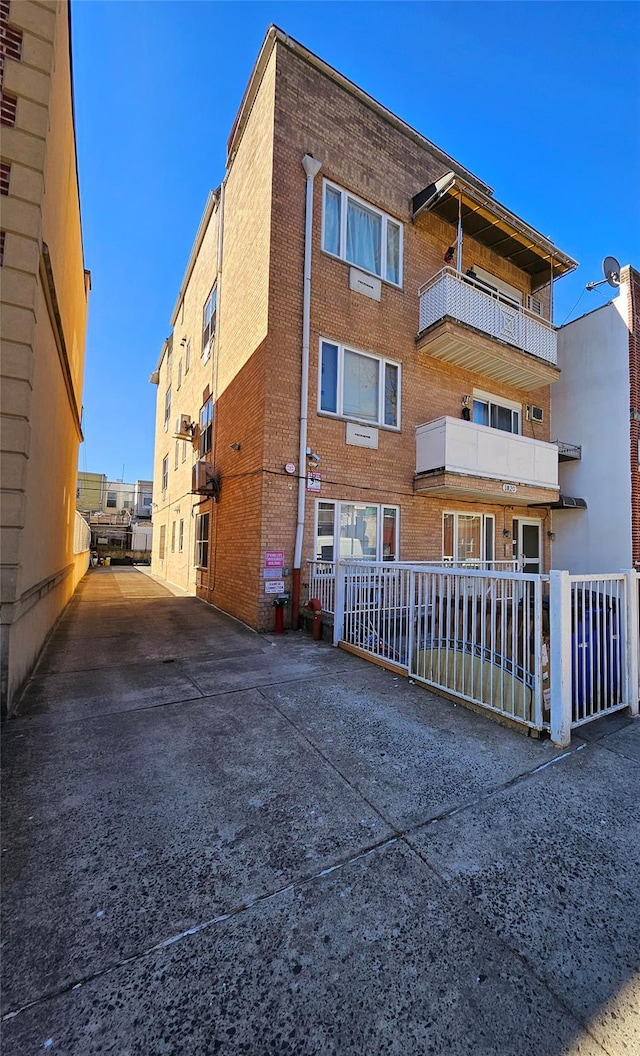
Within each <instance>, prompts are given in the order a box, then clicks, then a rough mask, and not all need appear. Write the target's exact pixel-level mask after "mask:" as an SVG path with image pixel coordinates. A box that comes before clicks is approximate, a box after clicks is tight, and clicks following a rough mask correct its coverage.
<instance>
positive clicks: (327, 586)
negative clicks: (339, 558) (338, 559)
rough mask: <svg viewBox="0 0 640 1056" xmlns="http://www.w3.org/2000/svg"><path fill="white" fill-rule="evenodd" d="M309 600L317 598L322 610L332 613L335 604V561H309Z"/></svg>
mask: <svg viewBox="0 0 640 1056" xmlns="http://www.w3.org/2000/svg"><path fill="white" fill-rule="evenodd" d="M307 582H308V588H307V589H308V600H311V598H316V599H317V600H318V601H319V602H320V604H321V606H322V611H323V612H326V613H330V614H332V613H333V611H334V604H335V582H336V563H335V561H307Z"/></svg>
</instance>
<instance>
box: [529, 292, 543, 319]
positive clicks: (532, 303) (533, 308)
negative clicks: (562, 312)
mask: <svg viewBox="0 0 640 1056" xmlns="http://www.w3.org/2000/svg"><path fill="white" fill-rule="evenodd" d="M527 308H528V309H529V311H530V312H533V314H534V315H539V316H542V301H541V300H539V299H538V298H537V297H534V296H533V294H532V293H528V294H527Z"/></svg>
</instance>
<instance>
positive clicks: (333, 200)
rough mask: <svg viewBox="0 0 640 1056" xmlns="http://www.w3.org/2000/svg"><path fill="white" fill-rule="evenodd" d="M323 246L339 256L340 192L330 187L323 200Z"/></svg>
mask: <svg viewBox="0 0 640 1056" xmlns="http://www.w3.org/2000/svg"><path fill="white" fill-rule="evenodd" d="M324 248H325V249H326V251H327V253H335V255H336V257H338V256H340V194H339V193H338V192H337V191H332V190H331V188H330V187H327V191H326V196H325V200H324Z"/></svg>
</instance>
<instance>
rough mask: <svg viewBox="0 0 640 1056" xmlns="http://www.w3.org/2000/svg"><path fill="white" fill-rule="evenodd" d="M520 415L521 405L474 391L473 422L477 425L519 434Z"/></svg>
mask: <svg viewBox="0 0 640 1056" xmlns="http://www.w3.org/2000/svg"><path fill="white" fill-rule="evenodd" d="M521 414H522V404H520V403H514V402H513V401H512V400H505V399H502V398H501V397H500V396H492V395H491V393H488V392H480V391H479V390H478V389H474V393H473V420H474V422H476V423H477V425H488V426H490V428H491V429H502V430H503V431H504V432H505V433H519V432H520V421H521Z"/></svg>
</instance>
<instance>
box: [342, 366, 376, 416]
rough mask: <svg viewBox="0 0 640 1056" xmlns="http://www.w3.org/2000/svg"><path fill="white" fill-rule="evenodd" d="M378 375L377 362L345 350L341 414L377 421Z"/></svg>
mask: <svg viewBox="0 0 640 1056" xmlns="http://www.w3.org/2000/svg"><path fill="white" fill-rule="evenodd" d="M379 373H380V372H379V362H378V360H376V359H372V358H371V357H370V356H361V355H359V354H358V353H357V352H350V351H349V350H348V349H345V353H344V391H343V396H342V411H343V414H352V415H354V417H356V418H362V419H364V421H366V422H377V421H378V406H379Z"/></svg>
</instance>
